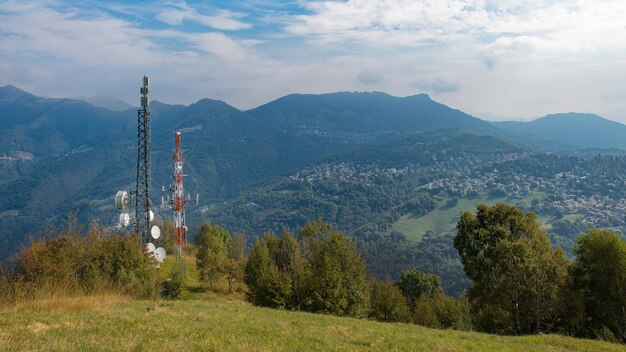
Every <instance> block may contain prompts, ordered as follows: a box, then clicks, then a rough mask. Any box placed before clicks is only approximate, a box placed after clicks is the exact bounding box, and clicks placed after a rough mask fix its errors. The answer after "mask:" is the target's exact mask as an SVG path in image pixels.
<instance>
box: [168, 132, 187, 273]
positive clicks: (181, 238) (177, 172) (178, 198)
mask: <svg viewBox="0 0 626 352" xmlns="http://www.w3.org/2000/svg"><path fill="white" fill-rule="evenodd" d="M180 136H181V134H180V132H176V138H175V143H176V146H175V149H174V156H173V161H174V173H172V184H171V185H170V191H171V198H170V199H169V204H170V206H171V207H172V210H173V211H174V233H175V234H176V239H175V240H176V258H177V259H178V261H179V262H180V263H183V260H182V247H183V246H184V245H185V244H187V226H186V225H185V203H186V201H187V199H185V192H184V190H183V152H182V151H181V149H180Z"/></svg>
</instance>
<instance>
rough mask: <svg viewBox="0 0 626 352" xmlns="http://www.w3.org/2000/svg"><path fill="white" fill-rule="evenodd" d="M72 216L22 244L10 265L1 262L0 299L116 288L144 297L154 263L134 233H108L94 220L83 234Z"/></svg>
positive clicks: (8, 301)
mask: <svg viewBox="0 0 626 352" xmlns="http://www.w3.org/2000/svg"><path fill="white" fill-rule="evenodd" d="M82 232H83V231H81V228H80V227H79V226H77V225H76V224H75V222H74V219H73V218H70V220H69V221H68V226H66V228H65V229H63V230H61V231H59V232H57V231H55V230H53V229H49V230H47V231H46V232H44V233H43V234H42V236H41V237H40V238H39V239H37V240H31V241H30V244H29V245H27V246H24V247H22V248H21V250H20V251H19V252H18V254H17V255H16V259H15V260H14V262H13V263H12V265H11V266H9V267H4V268H3V267H1V266H0V304H4V305H7V304H12V303H15V302H18V301H20V300H25V299H37V298H44V297H51V296H68V295H84V294H96V293H104V292H115V293H120V294H130V295H133V296H136V297H148V296H150V294H151V293H152V292H153V289H154V285H153V280H154V277H153V275H152V269H153V265H152V264H153V263H152V261H151V260H150V259H149V258H148V257H147V256H146V255H145V253H144V251H143V249H142V248H141V245H140V244H139V240H138V238H136V237H135V236H130V237H123V236H118V235H113V234H112V233H111V232H110V231H109V230H107V229H104V228H101V227H99V226H98V224H97V223H93V224H91V225H90V226H89V228H88V230H87V233H86V234H83V233H82Z"/></svg>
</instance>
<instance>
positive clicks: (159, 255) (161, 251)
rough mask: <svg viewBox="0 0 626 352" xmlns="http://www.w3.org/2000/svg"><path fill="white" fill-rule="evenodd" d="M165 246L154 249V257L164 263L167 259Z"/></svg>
mask: <svg viewBox="0 0 626 352" xmlns="http://www.w3.org/2000/svg"><path fill="white" fill-rule="evenodd" d="M165 255H166V254H165V248H163V247H159V248H157V249H156V250H155V251H154V258H156V260H157V262H159V263H163V261H164V260H165Z"/></svg>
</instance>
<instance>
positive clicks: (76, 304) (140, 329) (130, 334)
mask: <svg viewBox="0 0 626 352" xmlns="http://www.w3.org/2000/svg"><path fill="white" fill-rule="evenodd" d="M207 297H209V298H207ZM147 305H148V302H147V301H141V300H131V299H127V298H124V297H118V296H94V297H76V298H59V299H49V300H43V301H36V302H31V303H28V304H22V305H18V306H17V307H15V308H12V309H8V310H3V311H1V310H0V312H1V313H2V314H0V349H2V350H12V351H49V350H67V351H72V350H73V351H87V350H100V351H148V350H161V351H173V350H183V351H186V350H189V351H192V350H196V351H209V350H211V351H213V350H217V351H312V350H314V351H331V350H332V351H336V350H339V351H354V350H362V351H383V350H384V351H524V352H529V351H563V350H567V351H624V346H621V345H617V344H611V343H607V342H600V341H592V340H581V339H574V338H569V337H563V336H557V335H543V336H522V337H508V336H497V335H488V334H481V333H473V332H462V331H453V330H436V329H428V328H424V327H421V326H416V325H409V324H394V323H379V322H374V321H368V320H361V319H351V318H339V317H334V316H329V315H322V314H311V313H300V312H289V311H281V310H275V309H268V308H258V307H254V306H251V305H249V304H247V303H244V302H243V301H239V300H237V299H233V298H224V297H210V296H204V298H203V299H193V300H187V301H162V302H161V303H160V305H159V306H158V308H157V309H156V310H155V311H151V312H148V311H146V306H147Z"/></svg>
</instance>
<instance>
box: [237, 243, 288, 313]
mask: <svg viewBox="0 0 626 352" xmlns="http://www.w3.org/2000/svg"><path fill="white" fill-rule="evenodd" d="M280 242H282V240H281V239H280V238H278V237H277V236H276V235H274V234H273V233H271V232H268V233H266V234H265V236H264V237H263V239H258V238H256V239H255V241H254V245H253V246H252V249H251V250H250V253H249V254H248V261H247V263H246V268H245V271H244V282H245V283H246V285H247V286H248V292H247V294H246V296H247V298H248V300H249V301H250V302H252V303H253V304H255V305H259V306H264V307H271V308H287V309H291V308H292V306H291V302H292V300H293V299H292V284H291V278H290V276H289V275H288V273H286V272H285V268H286V266H285V265H282V264H281V266H279V265H278V264H277V260H276V259H277V258H276V256H277V254H278V253H279V251H277V249H278V248H280V247H282V246H281V244H280ZM279 262H280V260H279ZM283 264H284V263H283Z"/></svg>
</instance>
